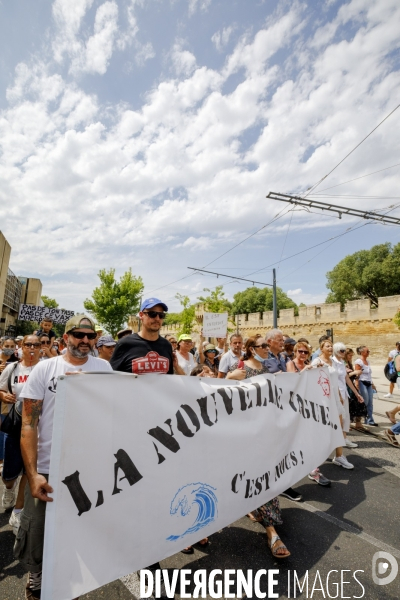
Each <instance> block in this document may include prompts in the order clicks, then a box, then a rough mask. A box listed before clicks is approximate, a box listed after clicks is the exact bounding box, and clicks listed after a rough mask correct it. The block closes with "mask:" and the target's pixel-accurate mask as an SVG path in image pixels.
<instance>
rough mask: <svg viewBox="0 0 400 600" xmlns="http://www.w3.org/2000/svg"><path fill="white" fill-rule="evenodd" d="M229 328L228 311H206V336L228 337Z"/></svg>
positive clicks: (204, 321)
mask: <svg viewBox="0 0 400 600" xmlns="http://www.w3.org/2000/svg"><path fill="white" fill-rule="evenodd" d="M227 329H228V313H207V312H205V313H204V317H203V336H204V337H218V338H224V337H226V332H227Z"/></svg>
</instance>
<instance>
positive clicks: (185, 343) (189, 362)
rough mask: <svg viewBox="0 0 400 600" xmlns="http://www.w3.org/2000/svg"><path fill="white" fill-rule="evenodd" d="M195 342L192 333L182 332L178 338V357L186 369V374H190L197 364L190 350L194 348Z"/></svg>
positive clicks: (180, 364)
mask: <svg viewBox="0 0 400 600" xmlns="http://www.w3.org/2000/svg"><path fill="white" fill-rule="evenodd" d="M192 346H193V342H192V338H191V336H190V335H188V334H187V333H182V335H180V336H179V339H178V349H177V351H176V358H177V359H178V364H179V366H180V367H181V369H183V370H184V372H185V375H190V373H191V372H192V371H193V369H194V368H195V366H196V361H195V360H194V356H193V354H192V353H191V352H190V350H191V349H192Z"/></svg>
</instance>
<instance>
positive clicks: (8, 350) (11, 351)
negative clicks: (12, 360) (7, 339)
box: [2, 348, 15, 356]
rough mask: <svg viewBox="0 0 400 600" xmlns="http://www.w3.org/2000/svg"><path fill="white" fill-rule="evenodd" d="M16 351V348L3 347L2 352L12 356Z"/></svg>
mask: <svg viewBox="0 0 400 600" xmlns="http://www.w3.org/2000/svg"><path fill="white" fill-rule="evenodd" d="M14 352H15V350H14V348H3V349H2V353H3V354H4V355H5V356H12V355H13V354H14Z"/></svg>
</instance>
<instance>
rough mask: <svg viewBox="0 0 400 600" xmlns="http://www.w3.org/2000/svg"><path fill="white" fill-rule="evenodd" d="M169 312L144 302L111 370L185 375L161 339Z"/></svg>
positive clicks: (152, 301)
mask: <svg viewBox="0 0 400 600" xmlns="http://www.w3.org/2000/svg"><path fill="white" fill-rule="evenodd" d="M167 312H168V306H167V305H166V304H165V303H164V302H161V300H159V299H158V298H147V299H146V300H143V302H142V305H141V307H140V312H139V319H140V320H141V322H142V327H141V329H140V331H139V333H132V335H127V336H126V337H123V338H122V339H120V340H119V341H118V342H117V345H116V346H115V350H114V353H113V355H112V357H111V361H110V363H111V366H112V368H113V369H114V371H123V372H124V373H134V374H135V375H146V374H147V373H160V374H166V375H173V374H174V371H175V373H176V374H177V375H185V372H184V370H183V369H182V368H181V367H180V366H179V365H178V360H177V358H176V354H175V351H174V350H173V348H172V344H171V342H169V341H168V340H166V339H165V338H164V337H162V336H160V329H161V327H162V324H163V320H164V319H165V317H166V313H167ZM147 569H150V570H151V571H153V572H155V571H158V570H159V569H161V567H160V563H154V564H153V565H150V566H148V567H147ZM159 597H160V598H161V599H162V600H167V596H166V591H165V586H164V583H162V584H161V594H160V596H159Z"/></svg>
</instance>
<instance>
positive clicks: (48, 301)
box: [42, 296, 58, 308]
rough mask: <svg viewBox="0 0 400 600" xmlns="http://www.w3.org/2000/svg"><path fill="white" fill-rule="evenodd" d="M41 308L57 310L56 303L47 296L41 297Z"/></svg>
mask: <svg viewBox="0 0 400 600" xmlns="http://www.w3.org/2000/svg"><path fill="white" fill-rule="evenodd" d="M42 302H43V306H45V307H46V308H58V302H57V300H55V299H54V298H49V296H42Z"/></svg>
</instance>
